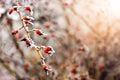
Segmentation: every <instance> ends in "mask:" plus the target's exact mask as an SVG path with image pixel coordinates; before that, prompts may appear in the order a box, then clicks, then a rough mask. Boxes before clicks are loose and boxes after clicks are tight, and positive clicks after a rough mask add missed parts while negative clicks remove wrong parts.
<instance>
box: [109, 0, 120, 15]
mask: <svg viewBox="0 0 120 80" xmlns="http://www.w3.org/2000/svg"><path fill="white" fill-rule="evenodd" d="M109 2H110V12H111V13H112V14H114V15H117V16H118V15H119V14H120V0H109Z"/></svg>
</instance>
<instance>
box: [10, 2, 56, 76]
mask: <svg viewBox="0 0 120 80" xmlns="http://www.w3.org/2000/svg"><path fill="white" fill-rule="evenodd" d="M20 8H24V10H25V11H28V12H30V13H31V12H32V8H31V6H19V4H17V6H13V7H12V8H10V9H9V11H8V13H9V14H12V13H13V12H17V13H18V15H19V17H20V20H21V23H22V27H21V28H19V29H15V30H13V31H12V35H16V34H18V33H19V32H20V30H21V29H24V31H25V32H26V35H27V36H24V37H22V39H21V41H23V42H25V44H26V45H27V47H30V48H34V49H35V50H36V51H37V52H38V54H40V58H41V61H42V69H43V70H44V71H45V72H46V73H47V74H48V72H49V71H50V70H51V69H50V68H49V66H48V65H47V64H46V63H45V61H44V59H45V58H44V57H43V54H42V53H41V50H43V52H44V53H45V54H48V55H50V56H52V55H53V54H54V53H55V51H54V50H53V48H52V47H51V46H36V45H35V44H34V41H33V40H32V39H31V37H30V35H29V33H30V32H34V33H35V34H37V35H39V36H44V35H46V34H45V33H43V32H42V30H40V29H33V30H29V29H28V28H27V25H28V24H31V25H33V23H32V21H33V20H34V18H33V17H31V16H27V15H24V16H22V15H21V12H20Z"/></svg>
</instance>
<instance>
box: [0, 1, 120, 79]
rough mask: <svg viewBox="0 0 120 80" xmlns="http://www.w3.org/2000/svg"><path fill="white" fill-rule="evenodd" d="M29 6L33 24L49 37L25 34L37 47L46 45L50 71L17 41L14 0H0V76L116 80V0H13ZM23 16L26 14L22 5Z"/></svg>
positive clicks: (119, 7)
mask: <svg viewBox="0 0 120 80" xmlns="http://www.w3.org/2000/svg"><path fill="white" fill-rule="evenodd" d="M18 1H19V4H20V5H21V6H24V5H30V6H31V7H32V10H33V17H34V19H35V20H34V21H33V23H34V25H33V26H32V25H28V28H29V29H33V28H37V29H41V30H42V31H43V32H45V33H47V34H48V36H43V37H39V36H38V35H36V34H34V33H31V34H30V36H31V38H32V39H33V41H34V42H35V44H36V45H37V46H41V45H45V46H47V45H50V46H52V47H53V48H54V50H55V54H54V55H53V56H51V57H49V56H47V55H43V56H44V57H45V58H46V63H47V64H49V65H50V67H51V68H52V69H53V72H52V73H50V74H49V75H46V74H45V72H44V71H43V70H42V69H41V64H40V57H39V56H38V54H37V53H36V52H35V51H34V50H33V49H31V48H27V47H26V45H25V43H24V42H21V41H20V40H21V39H22V38H23V36H24V35H25V32H24V30H21V31H20V32H19V34H17V35H15V36H13V35H12V34H11V32H12V30H13V29H19V28H20V27H21V26H22V25H21V22H20V19H19V16H18V14H17V13H16V12H14V13H12V14H11V15H9V14H8V9H9V8H11V7H12V6H15V4H16V0H0V80H120V62H119V60H120V49H119V48H120V15H119V14H120V0H18ZM21 13H22V15H25V14H29V13H27V12H25V11H24V9H21Z"/></svg>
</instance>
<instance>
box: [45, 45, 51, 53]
mask: <svg viewBox="0 0 120 80" xmlns="http://www.w3.org/2000/svg"><path fill="white" fill-rule="evenodd" d="M50 50H51V47H50V46H47V47H45V48H44V50H43V51H44V53H48V52H49V51H50Z"/></svg>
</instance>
